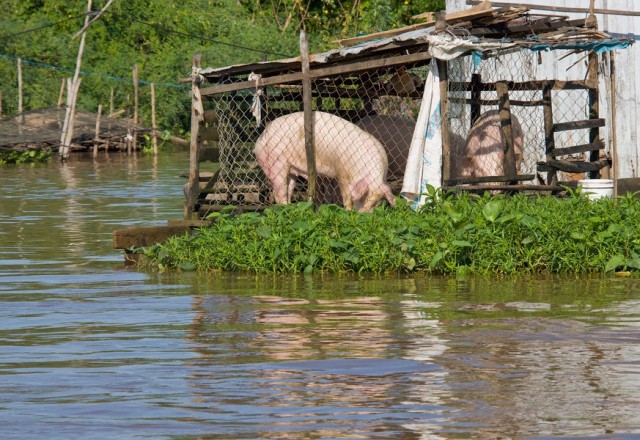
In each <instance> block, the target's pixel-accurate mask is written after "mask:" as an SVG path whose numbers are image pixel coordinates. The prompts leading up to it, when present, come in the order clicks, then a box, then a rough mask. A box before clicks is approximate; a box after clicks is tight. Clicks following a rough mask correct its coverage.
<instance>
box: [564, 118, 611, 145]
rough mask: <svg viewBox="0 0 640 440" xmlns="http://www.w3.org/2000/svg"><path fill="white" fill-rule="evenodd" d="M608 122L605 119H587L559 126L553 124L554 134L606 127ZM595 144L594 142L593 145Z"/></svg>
mask: <svg viewBox="0 0 640 440" xmlns="http://www.w3.org/2000/svg"><path fill="white" fill-rule="evenodd" d="M605 125H606V122H605V120H604V119H586V120H584V121H571V122H559V123H557V124H553V132H554V133H557V132H559V131H568V130H582V129H585V128H589V129H592V128H598V127H604V126H605ZM593 142H595V140H594V141H592V143H593Z"/></svg>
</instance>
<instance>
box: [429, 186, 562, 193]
mask: <svg viewBox="0 0 640 440" xmlns="http://www.w3.org/2000/svg"><path fill="white" fill-rule="evenodd" d="M442 189H443V190H444V191H455V192H460V191H566V190H565V189H564V188H562V187H561V186H555V185H467V186H445V187H443V188H442Z"/></svg>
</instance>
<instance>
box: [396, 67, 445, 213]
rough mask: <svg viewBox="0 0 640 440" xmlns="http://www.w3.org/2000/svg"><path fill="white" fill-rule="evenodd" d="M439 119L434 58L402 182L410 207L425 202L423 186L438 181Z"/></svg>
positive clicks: (440, 164)
mask: <svg viewBox="0 0 640 440" xmlns="http://www.w3.org/2000/svg"><path fill="white" fill-rule="evenodd" d="M441 129H442V118H441V114H440V75H439V74H438V66H437V64H436V61H435V59H433V60H431V63H430V64H429V75H428V76H427V80H426V82H425V84H424V94H423V96H422V104H421V105H420V113H419V114H418V120H417V122H416V128H415V131H414V132H413V138H412V139H411V146H410V148H409V155H408V158H407V168H406V170H405V174H404V181H403V184H402V191H401V193H400V194H401V195H402V197H404V198H406V199H407V200H408V201H409V203H410V204H411V207H412V208H413V209H416V210H417V209H418V208H420V207H421V206H422V205H424V203H425V195H424V193H425V192H426V188H427V185H431V186H433V187H435V188H439V187H440V186H441V181H442V133H441Z"/></svg>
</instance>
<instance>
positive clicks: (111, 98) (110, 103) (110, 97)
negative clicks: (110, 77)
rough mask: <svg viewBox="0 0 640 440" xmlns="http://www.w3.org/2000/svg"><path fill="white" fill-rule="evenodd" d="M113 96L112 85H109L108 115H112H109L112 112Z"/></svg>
mask: <svg viewBox="0 0 640 440" xmlns="http://www.w3.org/2000/svg"><path fill="white" fill-rule="evenodd" d="M113 96H114V92H113V87H111V94H110V95H109V117H110V118H111V117H113V116H111V115H112V114H113Z"/></svg>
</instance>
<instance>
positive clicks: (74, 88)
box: [59, 0, 92, 160]
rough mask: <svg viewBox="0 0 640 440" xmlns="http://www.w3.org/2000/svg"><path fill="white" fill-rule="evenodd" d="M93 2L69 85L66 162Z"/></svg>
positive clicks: (63, 142) (62, 139)
mask: <svg viewBox="0 0 640 440" xmlns="http://www.w3.org/2000/svg"><path fill="white" fill-rule="evenodd" d="M91 5H92V0H89V1H88V2H87V15H85V17H84V27H85V30H84V31H83V32H82V36H81V37H80V46H79V47H78V57H77V58H76V70H75V72H74V74H73V80H72V81H71V84H67V85H68V87H67V96H68V98H67V112H66V115H65V123H64V127H63V130H62V136H61V137H60V151H59V155H60V160H66V159H67V158H68V157H69V147H70V145H71V139H72V138H73V122H74V121H73V118H74V113H75V110H76V100H77V94H78V91H79V90H80V66H81V65H82V53H83V52H84V45H85V41H86V39H87V31H86V26H88V25H89V16H90V12H91Z"/></svg>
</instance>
